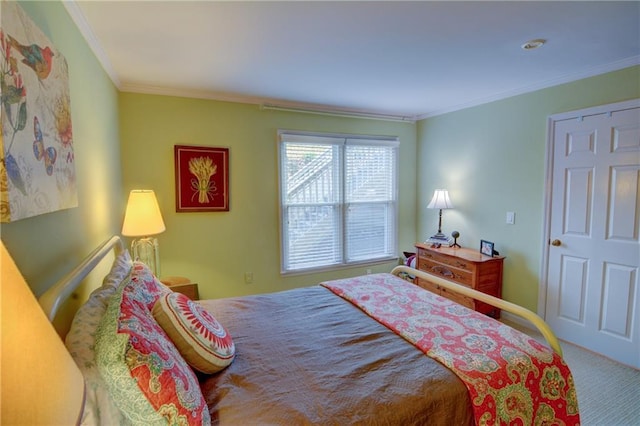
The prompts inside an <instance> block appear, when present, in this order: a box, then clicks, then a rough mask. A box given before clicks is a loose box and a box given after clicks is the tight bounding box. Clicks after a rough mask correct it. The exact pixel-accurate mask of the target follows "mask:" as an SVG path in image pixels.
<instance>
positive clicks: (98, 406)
mask: <svg viewBox="0 0 640 426" xmlns="http://www.w3.org/2000/svg"><path fill="white" fill-rule="evenodd" d="M132 265H133V262H132V260H131V255H130V254H129V251H128V250H124V251H122V252H121V253H119V254H118V255H117V256H116V258H115V259H114V261H113V264H112V266H111V270H110V271H109V273H108V274H107V275H106V276H105V277H104V280H103V282H102V286H101V287H98V288H97V289H95V290H94V291H93V292H92V293H91V295H90V296H89V299H88V300H87V301H86V302H85V303H84V304H83V305H82V306H81V307H80V309H78V312H76V315H75V317H74V318H73V322H72V323H71V328H70V329H69V333H68V334H67V337H66V339H65V345H66V347H67V349H68V350H69V353H71V356H72V357H73V359H74V360H75V362H76V364H77V365H78V368H79V369H80V371H81V372H82V375H83V376H84V380H85V384H86V400H85V408H84V413H83V418H82V424H95V425H99V424H103V425H107V424H114V425H115V424H117V425H123V424H126V423H127V421H126V419H125V418H124V416H123V415H122V414H121V413H120V410H119V409H118V408H117V407H116V406H115V404H114V403H113V401H112V400H111V397H110V396H109V392H108V390H107V388H106V385H105V383H104V381H103V380H102V377H101V376H100V372H99V371H98V368H97V366H96V361H95V352H94V351H95V341H96V336H95V335H96V330H97V328H98V324H99V323H100V320H101V319H102V316H103V315H104V313H105V311H106V310H107V304H108V302H109V299H110V298H111V296H112V295H113V294H114V293H115V292H116V290H117V289H118V287H119V285H120V284H121V283H122V282H123V281H124V279H125V278H126V277H127V276H128V275H129V272H130V271H131V267H132Z"/></svg>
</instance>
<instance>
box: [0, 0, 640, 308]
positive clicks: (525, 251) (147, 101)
mask: <svg viewBox="0 0 640 426" xmlns="http://www.w3.org/2000/svg"><path fill="white" fill-rule="evenodd" d="M20 4H21V5H22V6H23V8H24V9H25V11H26V12H27V14H28V15H29V16H31V18H32V19H33V20H34V22H36V24H37V25H38V26H39V27H40V29H41V30H42V31H43V32H44V33H45V34H46V35H47V36H48V37H49V38H50V40H51V41H52V42H53V43H54V44H55V45H56V48H58V49H59V50H60V51H61V52H62V53H63V54H64V55H65V57H66V59H67V62H68V65H69V74H70V85H71V87H70V90H71V107H72V117H73V128H74V147H75V160H76V174H77V178H78V191H79V193H78V199H79V207H78V208H74V209H70V210H65V211H60V212H56V213H50V214H46V215H42V216H37V217H34V218H29V219H25V220H21V221H17V222H14V223H9V224H2V225H0V233H1V237H2V241H3V242H4V244H5V245H6V246H7V248H8V249H9V252H10V253H11V254H12V256H13V257H14V258H15V260H16V263H17V264H18V267H19V268H20V270H21V271H22V273H23V274H24V275H25V277H26V278H27V281H28V282H29V284H30V286H31V288H32V290H33V291H34V293H35V294H36V295H39V294H41V293H42V292H43V291H44V290H46V289H47V288H48V287H50V286H51V285H52V284H53V283H54V282H55V280H57V279H58V278H60V277H61V276H62V275H64V274H65V273H66V272H68V271H69V270H70V269H71V268H72V267H73V266H75V265H76V264H77V263H78V262H79V261H80V260H81V259H82V258H83V257H84V256H85V255H86V254H87V253H88V252H89V251H90V250H91V249H92V248H93V247H95V246H96V245H97V244H99V243H100V242H101V241H103V240H105V239H106V238H107V237H108V236H110V235H112V234H118V233H119V232H120V228H121V224H122V217H123V214H124V205H125V202H126V198H127V194H128V192H129V190H130V189H134V188H151V189H154V190H155V191H156V192H157V193H158V198H159V202H160V205H161V209H162V212H163V215H164V219H165V222H166V225H167V231H166V232H165V233H163V234H161V235H160V236H159V240H160V245H161V262H162V275H164V276H167V275H186V276H189V277H190V278H192V279H193V280H195V281H197V282H199V283H200V289H201V293H202V296H203V297H222V296H231V295H241V294H248V293H261V292H267V291H274V290H279V289H286V288H292V287H297V286H301V285H307V284H315V283H317V282H318V281H319V280H322V279H328V278H334V277H338V276H344V275H355V274H360V273H363V272H365V270H366V269H367V267H359V268H351V269H347V270H342V271H336V272H333V273H322V274H307V275H298V276H288V277H286V278H285V277H282V276H280V273H279V236H278V198H277V151H276V148H277V145H276V131H277V129H297V130H307V131H320V132H322V131H324V132H342V133H363V134H374V135H397V136H399V137H400V140H401V151H400V155H401V159H400V160H401V161H400V174H401V176H400V247H399V249H400V251H402V250H409V249H411V248H412V246H413V243H414V242H415V241H421V240H424V239H425V238H426V237H428V236H429V235H431V234H432V233H433V232H434V231H435V230H436V227H437V212H436V211H433V210H427V209H426V204H427V203H428V201H429V200H430V198H431V194H432V193H433V190H434V189H436V188H439V187H444V188H447V189H449V191H450V193H451V196H452V199H453V202H454V204H455V206H456V208H455V209H452V210H447V211H445V212H444V219H443V221H444V226H443V228H444V230H445V231H446V232H451V231H452V230H454V229H455V230H458V231H459V232H460V233H461V235H462V236H461V239H460V242H461V244H462V245H464V246H467V247H472V248H475V247H477V246H478V245H479V240H480V239H481V238H483V239H488V240H490V241H494V242H495V243H496V249H497V250H499V251H500V252H501V253H502V254H504V255H506V256H507V260H506V263H505V285H504V296H505V298H506V299H508V300H510V301H513V302H516V303H520V304H522V305H524V306H526V307H528V308H530V309H534V310H535V309H536V300H537V292H538V282H539V280H540V279H541V278H540V276H539V274H540V271H539V269H540V259H541V255H542V249H543V246H542V221H543V205H542V204H543V200H544V187H545V182H544V179H545V176H544V156H545V142H546V123H547V117H548V116H549V115H551V114H555V113H559V112H565V111H570V110H575V109H581V108H585V107H589V106H594V105H600V104H606V103H610V102H617V101H622V100H626V99H632V98H637V97H640V79H639V73H640V70H639V68H638V67H633V68H629V69H625V70H621V71H617V72H612V73H608V74H605V75H601V76H596V77H592V78H588V79H584V80H579V81H576V82H572V83H568V84H564V85H561V86H557V87H553V88H549V89H544V90H540V91H537V92H533V93H529V94H525V95H521V96H516V97H513V98H509V99H505V100H502V101H497V102H493V103H490V104H486V105H482V106H478V107H474V108H469V109H466V110H462V111H458V112H453V113H449V114H445V115H441V116H438V117H433V118H428V119H426V120H422V121H420V122H419V123H418V124H417V125H412V124H408V123H391V122H383V121H375V120H364V119H349V118H339V117H327V116H319V115H311V114H296V113H285V112H276V111H262V110H260V109H259V108H258V107H257V106H255V105H246V104H237V103H228V102H217V101H210V100H201V99H185V98H174V97H166V96H152V95H140V94H129V93H121V94H119V93H118V91H117V90H116V88H115V87H114V85H113V84H112V82H111V80H110V79H109V77H108V76H107V75H106V74H105V72H104V71H103V69H102V68H101V66H100V64H99V62H98V61H97V59H96V58H95V56H94V55H93V53H92V51H91V49H90V48H89V47H88V45H87V44H86V42H85V41H84V38H83V37H82V35H81V34H80V32H79V31H78V30H77V28H76V26H75V24H74V23H73V21H72V20H71V18H70V17H69V15H68V14H67V12H66V10H65V8H64V6H63V5H62V3H60V2H30V1H28V2H20ZM176 144H193V145H208V146H225V147H229V148H230V159H231V176H230V189H231V210H230V211H229V212H226V213H176V212H175V198H174V173H173V146H174V145H176ZM418 164H419V166H417V165H418ZM506 211H515V212H516V224H515V225H506V224H505V223H504V222H505V213H506ZM391 266H392V265H391V264H381V265H376V266H375V267H372V268H371V269H372V270H373V271H374V272H375V271H383V270H388V269H389V268H390V267H391ZM245 272H253V274H254V283H253V284H245V283H244V273H245Z"/></svg>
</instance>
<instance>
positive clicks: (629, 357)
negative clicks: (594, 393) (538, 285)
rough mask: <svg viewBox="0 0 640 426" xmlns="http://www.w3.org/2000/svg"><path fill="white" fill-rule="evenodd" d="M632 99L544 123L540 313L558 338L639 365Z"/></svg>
mask: <svg viewBox="0 0 640 426" xmlns="http://www.w3.org/2000/svg"><path fill="white" fill-rule="evenodd" d="M639 106H640V103H639V102H635V101H633V102H625V103H621V104H615V105H610V106H609V107H610V108H605V109H606V110H604V109H603V107H598V108H594V109H591V110H582V111H579V112H577V114H576V115H573V116H572V114H563V115H562V117H560V118H558V119H557V120H554V119H553V117H552V120H551V122H550V126H551V127H550V137H551V138H552V141H551V146H550V148H549V149H552V150H553V151H552V154H553V155H552V160H551V161H552V163H553V164H552V179H551V208H550V222H549V231H550V232H549V241H548V243H549V246H548V253H547V256H548V269H547V271H548V272H547V280H546V286H547V287H546V306H545V319H546V320H547V322H548V323H549V324H550V325H551V327H552V328H553V330H554V331H555V332H556V333H557V335H558V337H559V338H561V339H563V340H566V341H569V342H573V343H576V344H578V345H580V346H583V347H586V348H588V349H591V350H593V351H596V352H598V353H601V354H603V355H606V356H608V357H610V358H613V359H615V360H618V361H620V362H622V363H625V364H627V365H631V366H634V367H636V368H640V312H639V309H640V288H639V282H640V281H639V279H640V278H639V275H640V274H639V268H640V237H639V234H640V107H639Z"/></svg>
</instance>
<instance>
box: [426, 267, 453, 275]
mask: <svg viewBox="0 0 640 426" xmlns="http://www.w3.org/2000/svg"><path fill="white" fill-rule="evenodd" d="M431 270H432V271H433V272H435V273H438V274H440V275H442V276H444V277H447V278H453V272H451V271H450V270H448V269H446V268H443V267H442V266H432V267H431Z"/></svg>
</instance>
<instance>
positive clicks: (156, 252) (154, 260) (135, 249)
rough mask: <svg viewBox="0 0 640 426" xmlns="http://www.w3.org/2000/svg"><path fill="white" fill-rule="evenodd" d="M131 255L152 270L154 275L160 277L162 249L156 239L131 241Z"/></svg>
mask: <svg viewBox="0 0 640 426" xmlns="http://www.w3.org/2000/svg"><path fill="white" fill-rule="evenodd" d="M131 254H132V256H133V258H134V259H136V260H139V261H140V262H142V263H144V264H145V265H147V266H148V267H149V269H151V272H153V275H155V276H156V277H160V247H159V246H158V239H157V238H155V237H143V238H138V239H135V240H133V241H131Z"/></svg>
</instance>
